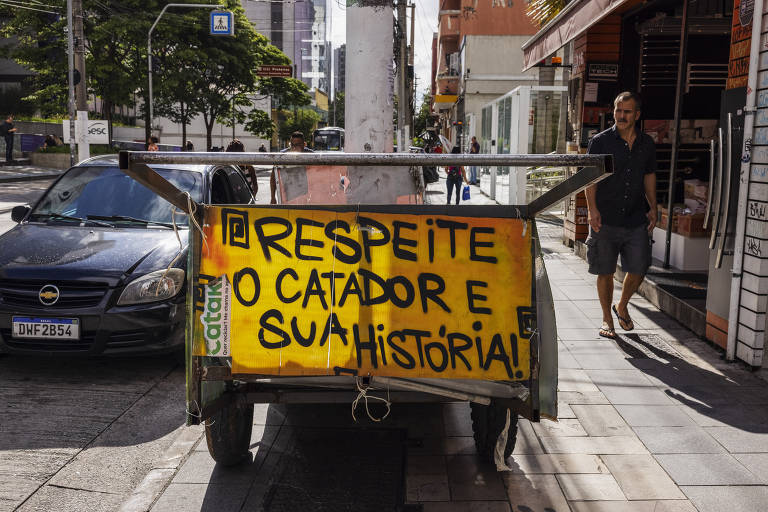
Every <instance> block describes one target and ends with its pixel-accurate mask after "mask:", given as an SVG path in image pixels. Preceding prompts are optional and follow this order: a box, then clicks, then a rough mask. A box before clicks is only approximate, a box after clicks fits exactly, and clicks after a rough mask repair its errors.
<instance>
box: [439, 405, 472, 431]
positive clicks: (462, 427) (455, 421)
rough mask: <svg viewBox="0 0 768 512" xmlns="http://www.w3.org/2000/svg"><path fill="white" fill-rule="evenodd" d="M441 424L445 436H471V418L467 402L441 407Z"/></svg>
mask: <svg viewBox="0 0 768 512" xmlns="http://www.w3.org/2000/svg"><path fill="white" fill-rule="evenodd" d="M443 423H444V425H445V435H446V436H449V437H451V436H471V435H472V417H471V413H470V409H469V402H452V403H447V404H444V405H443Z"/></svg>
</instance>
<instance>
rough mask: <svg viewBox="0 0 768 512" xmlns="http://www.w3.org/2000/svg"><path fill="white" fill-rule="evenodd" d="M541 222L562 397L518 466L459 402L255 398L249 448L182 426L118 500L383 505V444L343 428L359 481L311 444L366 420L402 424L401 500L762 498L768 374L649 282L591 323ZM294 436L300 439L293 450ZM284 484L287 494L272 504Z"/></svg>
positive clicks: (591, 507)
mask: <svg viewBox="0 0 768 512" xmlns="http://www.w3.org/2000/svg"><path fill="white" fill-rule="evenodd" d="M472 194H473V197H472V199H471V200H470V201H469V203H470V204H490V203H492V202H491V201H490V200H489V199H488V198H487V197H486V196H483V195H482V194H481V193H480V192H479V189H478V187H472ZM427 197H428V198H429V202H430V203H434V204H444V203H445V181H444V180H442V179H441V180H440V181H439V182H438V183H435V184H432V185H430V186H429V187H428V195H427ZM537 226H538V230H539V236H540V242H541V246H542V251H543V252H544V255H545V261H546V266H547V271H548V273H549V278H550V282H551V286H552V292H553V298H554V300H555V311H556V314H557V325H558V335H559V341H560V343H559V367H560V375H559V393H558V397H559V409H560V412H559V421H558V422H551V421H547V420H543V421H542V422H541V423H539V424H531V423H530V422H528V421H525V420H521V421H520V424H519V432H518V437H517V445H516V448H515V451H514V454H513V456H512V457H511V458H510V459H509V460H508V464H509V466H510V467H511V468H512V471H511V472H505V473H497V472H496V471H495V469H494V468H491V467H489V466H487V465H485V464H483V463H481V462H480V461H479V459H478V458H477V456H476V455H475V448H474V441H473V439H472V430H471V420H470V413H469V406H468V405H467V404H466V403H451V404H442V405H438V404H416V405H413V406H411V405H408V406H405V405H400V404H395V406H394V407H393V413H392V415H391V416H390V418H387V420H385V422H383V423H381V424H373V423H370V422H367V424H366V423H365V422H362V424H355V423H353V422H352V420H351V418H350V414H349V405H342V406H324V407H322V408H319V407H317V406H301V407H284V406H266V405H257V406H256V414H255V416H254V428H253V436H252V441H251V446H252V453H253V458H252V460H251V461H250V462H249V463H244V464H243V465H241V466H239V467H236V468H230V469H224V468H218V467H216V466H215V464H214V463H213V461H212V459H211V458H210V456H209V455H208V453H207V450H206V446H205V441H204V440H202V430H201V429H200V428H199V427H197V428H196V429H188V430H187V435H186V436H184V438H183V439H182V441H183V443H186V444H185V445H184V446H186V447H188V449H189V450H190V451H189V452H185V453H186V455H184V456H181V457H179V456H178V455H175V456H174V454H171V455H169V458H168V460H173V461H174V462H173V463H168V462H167V461H166V462H163V463H161V464H158V465H157V469H156V470H154V471H153V473H151V474H150V475H149V476H148V478H147V479H145V485H144V486H141V487H140V489H138V490H137V491H138V494H136V495H135V496H134V500H133V501H130V502H128V503H126V506H125V508H124V510H148V509H150V505H151V510H153V511H156V512H164V511H193V510H194V511H198V510H210V511H214V510H215V511H217V512H224V511H230V510H233V511H235V510H249V511H250V510H278V509H279V510H301V506H302V504H303V505H304V506H305V507H309V508H304V510H309V509H311V508H314V509H315V510H320V509H322V510H334V509H337V510H341V509H344V507H343V505H344V504H345V503H346V502H344V500H345V499H347V498H348V497H349V496H350V495H352V496H356V495H361V496H362V495H366V493H371V492H372V493H374V494H375V493H378V495H379V496H380V497H381V499H380V502H379V504H378V505H376V504H374V503H369V504H368V505H369V506H368V507H367V508H366V507H364V506H359V503H358V508H356V510H384V508H382V507H384V505H383V503H385V502H386V501H387V499H389V498H391V497H390V496H389V494H391V493H394V492H395V491H392V490H390V489H391V488H389V487H387V486H386V485H385V483H387V484H389V483H391V482H390V480H391V478H390V479H388V478H387V475H388V474H389V473H387V472H386V471H385V469H384V463H385V462H384V461H383V460H379V459H377V458H376V457H372V456H368V457H366V455H369V453H366V452H363V453H355V454H350V453H348V451H349V448H348V447H346V446H345V445H344V443H343V442H342V443H339V444H338V445H334V447H336V446H338V453H339V455H338V458H339V459H340V460H343V461H346V463H348V464H352V465H353V467H352V472H353V473H354V474H355V475H356V477H357V478H359V479H360V481H362V482H364V481H367V480H365V476H366V475H367V474H369V473H370V472H375V473H376V474H377V475H379V476H378V478H380V480H379V481H378V482H380V485H374V486H373V487H374V488H373V489H371V488H368V487H366V486H364V485H362V484H361V483H360V482H358V481H357V480H356V481H354V482H352V481H350V482H347V481H343V480H342V481H339V480H338V479H336V478H335V476H337V474H338V473H337V472H338V471H339V468H338V467H336V466H335V465H334V462H335V461H334V460H332V459H335V458H336V457H327V453H326V454H325V455H326V457H325V458H313V453H314V452H313V450H318V449H320V448H322V446H319V447H318V446H317V445H322V443H320V442H318V439H325V437H323V436H329V435H331V433H332V432H342V433H343V434H342V435H344V436H348V437H349V436H350V435H351V434H350V432H352V433H355V432H356V433H358V434H360V435H362V433H364V432H370V430H366V428H368V429H371V428H376V429H378V431H379V432H382V431H385V429H391V430H389V432H396V431H405V435H404V440H403V441H402V442H401V443H400V446H401V447H402V448H401V450H402V457H401V458H402V463H403V465H404V468H405V469H404V473H405V475H404V478H405V489H404V499H405V502H406V503H408V504H411V505H410V508H408V507H409V505H406V508H407V509H408V510H423V511H425V512H429V511H449V512H459V511H481V510H482V511H488V512H495V511H499V512H501V511H506V512H511V511H514V512H518V511H531V512H544V511H548V512H552V511H554V512H567V511H572V512H651V511H655V512H693V511H696V510H698V511H700V512H710V511H712V512H714V511H717V512H721V511H723V510H728V511H729V512H741V511H743V512H764V511H765V510H768V407H767V406H768V393H766V383H765V382H764V381H763V380H760V379H758V378H757V377H756V376H755V375H754V374H752V373H750V372H748V371H746V370H744V369H743V368H742V367H740V366H738V365H735V364H726V363H725V362H723V361H722V360H721V359H720V357H719V354H718V353H717V352H716V351H715V350H714V349H712V348H711V347H710V346H709V345H707V344H706V343H705V342H703V341H701V340H700V339H698V338H697V337H695V336H694V335H693V334H692V333H691V332H690V331H688V330H687V329H685V328H683V327H681V326H680V325H679V324H678V323H677V322H676V321H674V320H672V319H670V318H669V317H667V316H666V315H664V314H663V313H661V312H659V310H658V309H656V308H655V307H654V306H653V305H652V304H650V303H649V302H648V301H646V300H645V299H643V298H642V297H635V298H634V299H633V301H632V303H631V305H630V315H631V316H632V319H633V320H634V323H635V325H636V328H635V330H634V331H632V332H631V333H625V332H622V331H620V330H619V332H618V334H619V339H617V340H616V341H613V340H608V339H604V338H600V337H598V336H597V331H598V329H599V326H600V323H601V314H600V306H599V302H598V300H597V294H596V288H595V279H594V277H593V276H591V275H589V274H588V273H587V269H586V263H585V262H584V261H583V260H582V259H581V258H579V257H577V256H576V255H574V254H573V253H572V251H571V250H570V249H568V248H566V247H565V246H563V245H562V243H561V241H560V239H561V229H562V228H561V227H560V226H559V225H558V224H557V222H553V221H552V220H549V219H546V218H544V219H540V220H539V221H538V222H537ZM619 288H620V286H619V285H618V283H617V286H616V297H618V293H619ZM308 436H309V438H311V439H313V440H314V442H313V443H308V442H307V439H308ZM313 436H314V437H313ZM195 438H196V439H197V444H196V446H195ZM190 439H191V440H190ZM390 441H391V440H390ZM297 445H298V446H299V447H300V448H301V449H304V448H306V450H307V451H306V453H304V454H303V455H302V454H299V455H297V453H296V451H297V450H300V448H297ZM193 446H194V449H192V447H193ZM177 449H178V448H177ZM321 451H322V450H321ZM393 452H397V450H393ZM377 455H378V456H381V457H384V454H379V453H378V452H377ZM174 457H175V458H174ZM371 459H376V460H371ZM387 460H389V459H387ZM397 460H400V459H397ZM287 467H291V468H301V469H302V470H304V471H311V472H312V475H313V476H314V478H315V480H320V481H321V482H322V483H323V484H324V485H325V487H322V486H321V487H320V489H321V490H322V491H323V492H320V491H318V490H317V489H306V488H288V491H286V488H287V486H289V484H290V482H288V481H283V480H281V478H285V477H286V475H292V474H293V473H290V472H286V468H287ZM346 469H347V471H349V468H346ZM297 471H298V469H297ZM286 492H288V494H287V496H288V497H289V506H288V507H287V508H280V507H279V506H278V505H279V504H280V503H281V502H280V499H279V498H280V497H281V496H282V497H285V496H286V494H285V493H286ZM328 494H331V495H332V498H331V499H333V500H338V501H337V502H335V503H337V504H338V506H337V507H336V508H334V507H333V506H331V507H330V508H323V507H322V506H321V505H328V503H329V502H328V501H327V500H328V499H329V497H328ZM345 497H346V498H345ZM331 503H334V502H331ZM308 504H314V507H312V506H311V505H308ZM400 510H403V508H401V509H400Z"/></svg>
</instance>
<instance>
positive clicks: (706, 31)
mask: <svg viewBox="0 0 768 512" xmlns="http://www.w3.org/2000/svg"><path fill="white" fill-rule="evenodd" d="M755 3H756V4H757V7H758V11H757V12H760V13H762V12H763V1H762V0H758V1H757V2H755ZM752 10H753V3H752V0H747V1H745V2H744V3H743V4H741V3H740V1H739V0H736V1H735V4H734V3H731V0H721V1H712V0H704V1H701V0H699V1H696V2H693V1H688V2H687V3H686V1H685V0H657V1H645V2H642V1H637V0H625V1H612V2H611V1H605V0H602V1H600V0H581V1H579V0H573V1H572V2H571V3H570V4H568V6H567V7H566V8H565V9H564V10H563V11H562V12H561V13H560V14H559V15H558V16H557V17H556V18H555V19H554V20H552V21H551V22H550V23H548V24H547V25H546V26H545V27H543V28H542V29H541V30H540V31H539V32H538V33H537V34H536V36H534V37H533V38H531V39H530V40H529V41H528V42H526V44H525V45H524V46H523V50H524V54H525V55H524V56H525V64H526V66H527V67H532V66H533V65H535V64H536V63H538V62H540V61H541V60H542V59H544V58H547V57H549V56H551V55H554V54H555V53H556V52H558V51H560V52H566V53H567V54H568V56H569V57H570V62H572V63H573V65H572V78H571V81H570V83H569V91H568V94H569V98H570V102H569V118H570V122H571V126H572V128H573V133H574V140H575V142H577V143H578V145H579V147H580V150H581V151H585V150H586V146H587V144H588V142H589V139H590V138H591V137H592V136H593V135H594V134H595V133H598V132H599V131H601V130H603V129H605V128H607V127H609V126H610V125H611V124H612V110H613V105H612V101H613V98H614V97H615V96H616V94H617V93H618V92H621V91H624V90H632V91H638V92H640V94H641V97H642V98H643V108H642V111H643V113H642V118H641V119H642V120H641V129H642V130H644V131H645V132H646V133H648V134H649V135H651V136H652V137H653V138H654V140H655V142H656V147H657V161H658V173H657V181H658V186H657V190H658V194H657V200H658V204H659V205H660V210H659V212H658V218H659V221H660V222H659V223H660V225H661V226H662V227H663V229H662V227H658V228H656V230H655V233H654V241H655V243H654V258H655V259H656V260H657V261H656V262H657V263H658V265H657V269H658V274H659V275H660V276H661V278H660V282H663V283H664V284H663V286H664V287H666V291H668V292H670V293H671V294H672V295H676V296H677V298H679V299H680V300H679V305H678V306H676V307H677V308H678V309H680V308H682V309H683V311H682V315H681V316H682V317H686V319H687V320H688V321H687V322H685V323H686V324H687V325H688V327H690V328H691V329H692V330H694V331H695V332H696V333H697V334H699V335H701V336H706V338H707V339H709V340H710V341H712V342H713V343H716V344H718V345H720V346H721V347H723V348H724V349H726V351H727V355H728V357H729V358H733V357H736V358H738V359H741V360H742V361H744V362H746V363H747V364H749V365H751V366H760V365H762V355H763V346H764V342H765V310H766V297H767V296H768V254H766V255H763V254H762V252H761V248H762V247H761V244H763V243H766V242H768V218H767V217H768V216H766V214H765V211H766V208H768V184H766V183H768V176H766V174H768V173H766V172H765V170H766V169H768V166H766V165H762V164H760V163H758V162H761V161H762V160H761V159H762V158H763V156H764V157H765V162H767V163H768V146H766V148H765V149H763V148H762V147H760V145H761V144H768V110H766V112H765V114H763V110H762V108H763V107H768V72H763V71H762V69H758V68H759V66H760V65H761V63H762V64H765V67H766V69H768V53H763V54H762V55H760V56H759V57H762V58H758V55H757V54H758V53H759V51H760V50H761V49H763V50H766V49H768V46H766V45H762V47H760V46H759V45H758V44H757V43H759V41H751V37H750V35H751V31H752V24H753V19H752V18H753V16H752ZM734 14H735V15H734ZM760 18H761V19H758V20H756V23H757V25H756V26H757V27H761V25H760V22H761V20H762V16H761V17H760ZM761 39H763V40H765V39H766V36H765V34H763V36H762V38H761ZM753 54H755V56H754V57H752V55H753ZM750 69H752V72H753V76H752V78H751V80H752V83H753V85H751V86H750V85H749V84H748V79H749V72H750ZM762 88H766V90H761V89H762ZM748 92H749V94H748ZM750 101H751V102H752V103H750ZM755 101H756V102H757V105H756V110H754V112H755V115H752V112H753V109H752V107H750V105H751V104H754V102H755ZM753 118H754V119H753ZM753 121H754V122H753ZM763 125H765V128H763ZM753 129H754V136H751V132H752V130H753ZM763 130H765V132H764V131H763ZM676 134H679V136H677V137H676ZM763 134H764V135H763ZM763 153H765V155H763ZM761 172H762V173H763V174H760V173H761ZM670 199H671V200H670ZM669 206H672V213H671V214H670V212H669ZM761 212H763V213H762V217H761ZM578 218H579V219H580V221H581V222H582V223H586V218H585V217H583V216H581V217H578ZM670 219H671V220H670ZM578 231H579V230H575V231H574V233H575V232H578ZM581 231H582V233H584V232H585V230H581ZM583 236H584V235H583V234H582V237H583ZM575 237H576V238H578V236H577V235H575ZM767 252H768V251H767ZM660 286H661V285H660ZM729 291H730V293H728V292H729ZM678 318H680V316H678ZM681 320H682V318H681Z"/></svg>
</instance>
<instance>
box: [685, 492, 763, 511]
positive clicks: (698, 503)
mask: <svg viewBox="0 0 768 512" xmlns="http://www.w3.org/2000/svg"><path fill="white" fill-rule="evenodd" d="M682 491H683V492H684V493H685V494H686V496H688V499H689V500H691V503H693V504H694V506H695V507H696V509H697V510H698V511H699V512H722V511H724V510H729V511H730V510H733V511H736V510H738V511H739V512H765V510H766V509H768V486H759V487H745V486H730V487H720V486H708V487H703V486H685V487H683V488H682Z"/></svg>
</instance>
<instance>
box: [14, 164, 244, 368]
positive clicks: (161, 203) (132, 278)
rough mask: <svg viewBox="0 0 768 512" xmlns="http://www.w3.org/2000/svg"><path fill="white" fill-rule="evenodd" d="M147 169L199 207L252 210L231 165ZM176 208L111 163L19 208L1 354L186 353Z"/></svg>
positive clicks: (183, 235) (182, 245) (82, 169)
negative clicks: (229, 206)
mask: <svg viewBox="0 0 768 512" xmlns="http://www.w3.org/2000/svg"><path fill="white" fill-rule="evenodd" d="M153 168H154V169H155V170H156V171H157V172H158V173H159V174H160V175H161V176H163V177H164V178H165V179H167V180H168V181H170V182H171V183H173V184H174V185H175V186H176V187H178V188H179V189H181V190H185V191H187V192H189V194H190V196H191V198H192V199H193V200H194V201H196V202H202V203H210V204H250V203H253V202H254V198H253V195H252V194H251V192H250V188H249V187H248V185H247V183H246V181H245V177H244V176H243V174H242V173H241V172H240V170H239V169H238V168H237V167H235V166H192V165H157V166H153ZM172 208H173V207H172V206H171V204H170V203H168V202H167V201H165V200H164V199H162V198H160V197H159V196H157V195H156V194H154V193H153V192H151V191H150V190H149V189H147V188H146V187H144V186H143V185H141V184H140V183H138V182H137V181H135V180H133V179H132V178H130V177H129V176H127V175H126V174H124V173H123V172H122V171H120V169H119V168H118V161H117V155H109V156H103V157H96V158H92V159H89V160H87V161H85V162H83V163H81V164H79V165H77V166H75V167H73V168H71V169H69V170H68V171H67V172H65V173H64V174H63V175H62V176H61V177H60V178H59V179H57V180H56V181H55V182H54V183H53V184H52V185H51V186H50V188H48V190H46V192H45V193H44V194H43V196H42V197H41V198H40V199H39V200H38V201H37V203H36V204H35V205H34V207H30V206H28V205H21V206H17V207H15V208H14V209H13V211H12V218H13V220H14V221H15V222H18V225H17V226H15V227H14V228H12V229H11V230H10V231H8V232H7V233H5V234H3V235H2V236H0V352H6V353H15V354H41V353H45V354H62V353H67V354H82V355H96V354H102V353H104V354H120V353H142V354H143V353H147V352H153V351H169V350H173V349H180V348H181V347H183V344H184V328H185V299H186V293H185V290H186V264H187V257H186V252H187V238H188V237H187V231H186V230H187V229H188V219H187V216H186V215H185V214H183V213H180V212H178V211H177V212H176V213H175V215H172ZM174 222H175V224H176V230H175V229H174ZM177 231H180V232H178V238H177ZM169 265H170V268H169Z"/></svg>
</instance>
